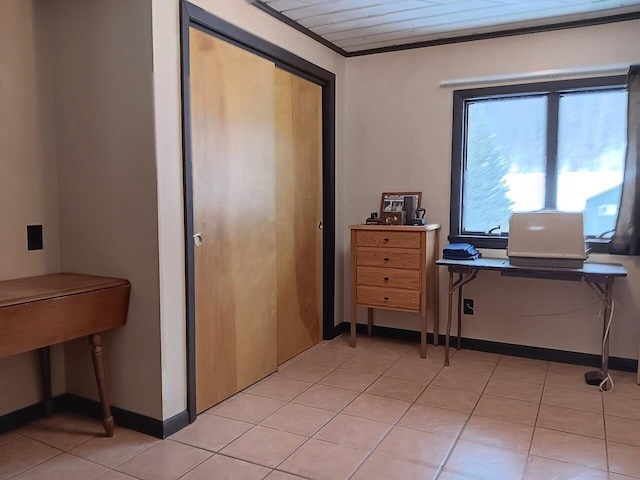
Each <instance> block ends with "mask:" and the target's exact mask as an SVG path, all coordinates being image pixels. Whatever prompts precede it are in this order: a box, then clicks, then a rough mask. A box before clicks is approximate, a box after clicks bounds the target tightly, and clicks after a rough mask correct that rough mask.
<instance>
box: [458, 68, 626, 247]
mask: <svg viewBox="0 0 640 480" xmlns="http://www.w3.org/2000/svg"><path fill="white" fill-rule="evenodd" d="M626 82H627V77H626V76H625V75H613V76H606V77H594V78H580V79H570V80H557V81H550V82H536V83H526V84H518V85H502V86H495V87H483V88H472V89H460V90H454V91H453V129H452V147H451V198H450V219H449V220H450V221H449V237H448V240H449V242H452V243H453V242H465V243H470V244H472V245H474V246H475V247H477V248H492V249H506V248H507V243H508V239H509V237H508V235H506V234H496V235H489V234H486V233H480V232H477V233H476V232H473V234H467V233H463V230H462V211H463V208H462V207H463V206H462V201H463V199H462V193H463V181H464V174H463V172H464V164H465V151H466V148H465V142H466V127H467V108H466V106H467V103H469V102H472V101H474V100H480V99H482V100H484V99H491V98H509V97H513V98H517V97H529V96H535V95H544V96H547V98H548V108H547V140H546V153H547V159H546V171H547V172H549V171H557V153H558V118H559V117H558V112H559V104H560V102H559V100H560V95H562V94H566V93H574V92H589V91H602V90H626ZM545 188H546V191H545V206H546V208H551V207H553V206H554V205H548V204H547V200H548V199H549V198H553V197H554V195H552V194H551V192H556V191H557V175H554V176H553V177H552V178H551V179H549V178H547V180H546V182H545ZM553 202H555V198H554V200H553ZM610 241H611V240H610V239H598V238H587V244H588V248H589V249H590V251H591V252H593V253H608V251H609V243H610Z"/></svg>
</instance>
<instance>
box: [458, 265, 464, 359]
mask: <svg viewBox="0 0 640 480" xmlns="http://www.w3.org/2000/svg"><path fill="white" fill-rule="evenodd" d="M461 281H462V275H460V278H459V279H458V283H460V285H459V286H458V343H456V350H460V344H461V343H462V286H463V285H464V283H461ZM465 283H466V282H465Z"/></svg>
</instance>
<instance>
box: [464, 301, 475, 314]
mask: <svg viewBox="0 0 640 480" xmlns="http://www.w3.org/2000/svg"><path fill="white" fill-rule="evenodd" d="M462 313H464V314H465V315H473V299H472V298H465V299H464V300H462Z"/></svg>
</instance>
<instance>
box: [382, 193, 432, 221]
mask: <svg viewBox="0 0 640 480" xmlns="http://www.w3.org/2000/svg"><path fill="white" fill-rule="evenodd" d="M405 197H413V199H412V201H411V203H413V205H414V206H413V208H412V209H411V210H412V211H411V212H406V210H405V208H406V207H405V201H408V200H407V199H406V198H405ZM421 205H422V192H383V193H382V197H381V198H380V217H382V214H383V213H384V212H406V213H407V217H408V219H409V218H414V217H415V209H416V208H419V207H420V206H421Z"/></svg>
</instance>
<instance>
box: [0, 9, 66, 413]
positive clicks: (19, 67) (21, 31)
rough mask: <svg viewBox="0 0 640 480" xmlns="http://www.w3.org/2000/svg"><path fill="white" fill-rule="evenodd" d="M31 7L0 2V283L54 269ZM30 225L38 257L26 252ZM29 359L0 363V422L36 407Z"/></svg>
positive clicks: (34, 369) (39, 52) (44, 112)
mask: <svg viewBox="0 0 640 480" xmlns="http://www.w3.org/2000/svg"><path fill="white" fill-rule="evenodd" d="M38 3H39V2H37V1H30V0H3V1H2V2H0V72H1V74H0V105H1V107H0V146H1V147H0V148H1V150H0V219H1V221H2V228H0V280H8V279H11V278H20V277H28V276H32V275H42V274H47V273H53V272H57V271H58V269H59V268H60V247H59V243H60V234H59V220H58V184H57V171H56V155H55V134H54V133H55V132H54V129H53V128H52V125H53V113H54V112H53V103H52V101H51V100H52V97H51V94H50V93H51V88H50V85H49V83H48V81H47V79H48V73H49V72H48V71H47V67H48V65H47V63H46V61H45V60H46V55H45V54H44V52H43V44H42V36H41V35H40V33H39V32H40V27H41V26H42V23H41V20H42V18H41V15H39V12H38V10H39V8H38ZM30 224H41V225H42V226H43V241H44V249H43V250H33V251H27V230H26V226H27V225H30ZM63 354H64V349H63V347H62V346H60V347H56V348H54V349H53V355H52V361H53V363H52V365H53V372H52V373H53V378H52V380H53V384H52V387H53V393H54V394H58V393H62V392H63V391H64V382H65V380H64V368H63V365H64V364H63V362H62V358H63ZM37 359H38V357H37V354H35V353H33V352H31V353H26V354H23V355H16V356H14V357H10V358H3V359H0V415H2V414H4V413H7V412H11V411H14V410H17V409H19V408H22V407H25V406H27V405H31V404H34V403H36V402H38V401H39V400H40V375H39V367H38V360H37Z"/></svg>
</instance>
